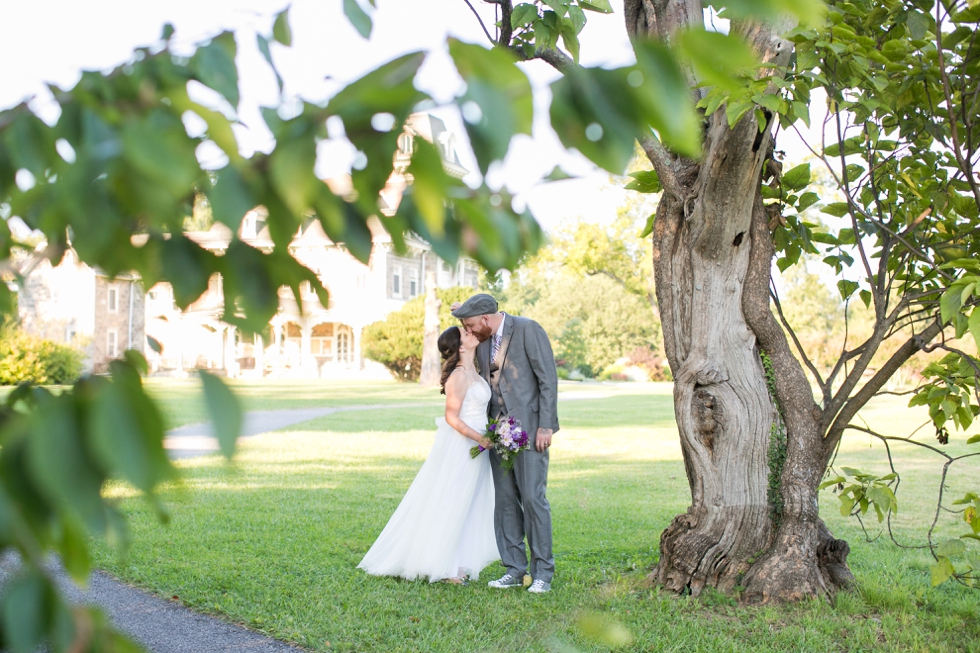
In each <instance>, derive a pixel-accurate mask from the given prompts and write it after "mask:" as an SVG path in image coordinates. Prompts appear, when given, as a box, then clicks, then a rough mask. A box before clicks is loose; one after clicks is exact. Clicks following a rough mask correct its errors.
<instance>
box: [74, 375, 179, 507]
mask: <svg viewBox="0 0 980 653" xmlns="http://www.w3.org/2000/svg"><path fill="white" fill-rule="evenodd" d="M109 369H110V370H111V372H112V381H111V382H109V383H105V384H102V386H101V387H100V388H98V392H97V393H96V394H95V397H94V399H93V402H92V407H91V411H90V429H91V431H92V444H93V445H94V450H95V453H96V454H97V457H98V459H99V460H100V461H101V462H102V464H103V465H104V466H105V468H106V469H108V470H111V472H112V473H113V474H117V475H119V476H121V477H122V478H124V479H126V480H127V481H129V482H130V483H132V484H133V485H134V486H136V487H137V488H138V489H140V490H142V491H143V492H146V493H148V494H149V493H152V492H153V490H154V488H155V487H156V485H157V484H158V483H160V482H161V481H163V480H165V479H167V478H170V477H171V476H172V473H173V468H172V467H171V466H170V462H169V461H168V460H167V455H166V453H164V450H163V418H162V417H161V415H160V412H159V409H158V408H157V406H156V404H155V403H154V402H153V401H152V400H151V399H150V398H149V396H147V394H146V392H145V391H144V389H143V386H142V384H141V383H140V378H139V374H137V373H136V370H134V369H133V368H132V367H131V366H130V365H129V364H128V363H125V362H123V361H118V360H117V361H112V362H111V363H110V364H109Z"/></svg>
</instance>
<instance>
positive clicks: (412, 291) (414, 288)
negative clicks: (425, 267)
mask: <svg viewBox="0 0 980 653" xmlns="http://www.w3.org/2000/svg"><path fill="white" fill-rule="evenodd" d="M418 294H419V271H418V270H416V269H415V268H412V269H411V270H409V271H408V296H409V297H415V296H416V295H418Z"/></svg>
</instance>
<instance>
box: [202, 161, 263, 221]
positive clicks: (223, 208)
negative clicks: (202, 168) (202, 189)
mask: <svg viewBox="0 0 980 653" xmlns="http://www.w3.org/2000/svg"><path fill="white" fill-rule="evenodd" d="M215 176H216V177H217V181H216V182H215V184H214V186H213V187H212V188H211V189H210V190H208V191H207V196H208V202H210V204H211V213H212V215H213V216H214V219H215V220H217V221H218V222H220V223H222V224H224V225H225V226H227V227H228V228H229V229H231V230H232V232H237V231H238V228H239V226H241V223H242V218H244V217H245V214H246V213H248V212H249V211H251V210H252V209H254V208H255V206H256V204H257V202H256V201H255V199H254V195H253V194H252V190H251V188H249V186H248V184H247V183H246V182H245V178H244V177H243V176H242V174H241V172H239V170H238V168H237V167H235V166H234V165H231V164H229V165H227V166H225V167H224V168H222V169H221V170H219V171H218V172H216V173H215Z"/></svg>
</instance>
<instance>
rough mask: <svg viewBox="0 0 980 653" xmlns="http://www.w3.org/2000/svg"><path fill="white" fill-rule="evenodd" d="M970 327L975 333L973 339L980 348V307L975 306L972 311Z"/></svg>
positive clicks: (971, 331) (972, 332)
mask: <svg viewBox="0 0 980 653" xmlns="http://www.w3.org/2000/svg"><path fill="white" fill-rule="evenodd" d="M967 324H968V325H969V328H970V333H971V334H972V335H973V341H974V342H976V343H977V348H978V349H980V308H976V307H974V308H973V310H972V311H970V319H969V321H968V322H967Z"/></svg>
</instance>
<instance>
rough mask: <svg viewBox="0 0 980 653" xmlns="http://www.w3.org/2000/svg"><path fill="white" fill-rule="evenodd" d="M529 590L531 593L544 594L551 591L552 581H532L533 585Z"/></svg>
mask: <svg viewBox="0 0 980 653" xmlns="http://www.w3.org/2000/svg"><path fill="white" fill-rule="evenodd" d="M527 591H528V592H530V593H531V594H544V593H545V592H550V591H551V583H546V582H544V581H543V580H536V581H534V582H533V583H531V586H530V587H529V588H527Z"/></svg>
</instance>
